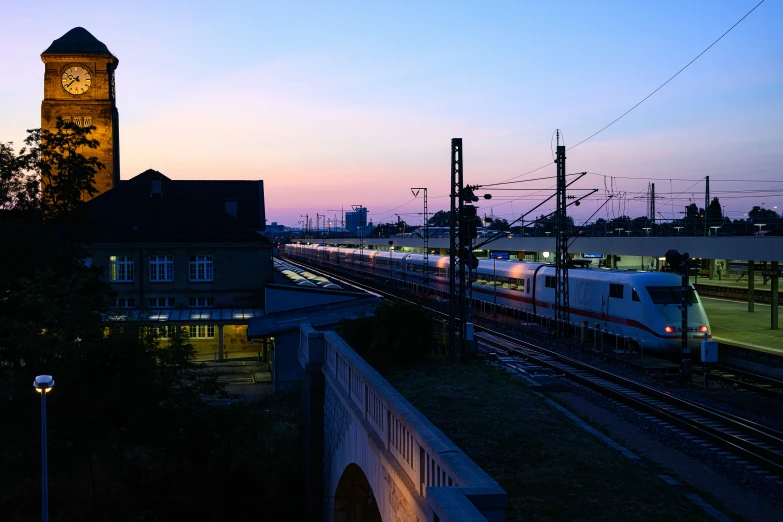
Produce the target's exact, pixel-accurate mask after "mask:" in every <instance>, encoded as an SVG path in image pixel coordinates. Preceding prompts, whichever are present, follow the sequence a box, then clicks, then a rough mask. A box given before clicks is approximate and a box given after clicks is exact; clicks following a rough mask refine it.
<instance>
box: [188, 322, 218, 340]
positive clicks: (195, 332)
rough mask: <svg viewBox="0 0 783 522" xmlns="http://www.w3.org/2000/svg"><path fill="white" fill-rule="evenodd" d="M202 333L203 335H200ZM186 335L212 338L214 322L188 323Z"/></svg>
mask: <svg viewBox="0 0 783 522" xmlns="http://www.w3.org/2000/svg"><path fill="white" fill-rule="evenodd" d="M202 333H203V335H202ZM188 336H189V337H190V338H191V339H214V338H215V325H214V324H191V325H188Z"/></svg>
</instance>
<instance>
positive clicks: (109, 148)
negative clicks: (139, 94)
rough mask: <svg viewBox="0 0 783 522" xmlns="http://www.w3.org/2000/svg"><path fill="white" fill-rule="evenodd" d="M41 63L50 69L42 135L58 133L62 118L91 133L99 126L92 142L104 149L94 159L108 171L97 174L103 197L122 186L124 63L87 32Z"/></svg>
mask: <svg viewBox="0 0 783 522" xmlns="http://www.w3.org/2000/svg"><path fill="white" fill-rule="evenodd" d="M41 60H43V62H44V65H45V72H44V99H43V102H42V103H41V129H42V130H48V131H50V132H55V131H56V129H57V127H56V123H57V118H58V117H61V118H62V119H63V120H66V121H72V122H76V123H77V124H79V125H82V126H85V127H87V126H91V125H92V126H95V127H96V129H95V130H94V131H93V132H92V134H91V136H92V137H93V138H94V139H97V140H98V141H99V142H100V146H99V147H98V148H97V149H91V150H90V151H89V155H92V156H96V157H97V158H98V160H100V162H101V163H103V169H101V170H100V171H99V172H98V173H96V174H95V188H96V189H97V190H98V194H102V193H103V192H106V191H107V190H109V189H111V188H113V187H116V186H118V185H119V183H120V136H119V115H118V113H117V102H116V96H115V90H114V71H115V70H116V69H117V64H118V63H119V60H117V57H115V56H114V55H113V54H111V52H109V49H108V48H107V47H106V45H105V44H103V42H101V41H99V40H98V39H97V38H95V37H94V36H93V35H91V34H90V33H89V32H88V31H87V30H86V29H83V28H81V27H75V28H73V29H71V30H70V31H68V32H67V33H65V34H64V35H63V36H61V37H60V38H58V39H57V40H55V41H54V42H52V45H50V46H49V48H48V49H46V50H45V51H44V52H43V53H42V54H41ZM96 195H97V194H96ZM85 197H87V198H89V196H85Z"/></svg>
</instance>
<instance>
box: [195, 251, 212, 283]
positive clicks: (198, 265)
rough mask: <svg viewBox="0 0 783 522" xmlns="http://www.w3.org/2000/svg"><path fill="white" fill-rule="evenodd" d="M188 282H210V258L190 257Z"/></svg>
mask: <svg viewBox="0 0 783 522" xmlns="http://www.w3.org/2000/svg"><path fill="white" fill-rule="evenodd" d="M190 280H191V281H212V256H190Z"/></svg>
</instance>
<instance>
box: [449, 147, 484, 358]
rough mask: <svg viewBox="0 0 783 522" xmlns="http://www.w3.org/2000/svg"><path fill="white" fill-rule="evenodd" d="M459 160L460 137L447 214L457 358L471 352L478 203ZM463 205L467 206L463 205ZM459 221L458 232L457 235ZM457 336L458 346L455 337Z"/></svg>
mask: <svg viewBox="0 0 783 522" xmlns="http://www.w3.org/2000/svg"><path fill="white" fill-rule="evenodd" d="M463 170H464V165H463V161H462V138H452V140H451V194H450V196H451V205H450V211H451V215H450V218H449V247H450V248H449V261H450V263H449V325H448V326H449V347H450V350H452V353H454V352H455V351H456V350H457V348H458V349H459V357H460V358H463V359H464V358H466V357H467V356H468V355H469V353H471V352H472V351H473V320H472V312H473V308H472V302H473V301H472V295H471V292H472V287H471V277H470V271H471V270H473V269H475V268H477V267H478V259H476V258H475V257H474V256H473V252H472V250H473V249H472V247H471V245H472V243H473V237H475V235H476V232H475V230H476V207H475V206H473V205H472V204H471V203H473V202H474V201H478V198H477V197H475V196H474V195H473V191H472V190H471V189H470V188H469V187H465V184H464V181H465V180H464V175H463ZM466 203H467V204H466ZM457 220H459V232H457ZM457 335H459V344H457V340H456V338H455V336H457Z"/></svg>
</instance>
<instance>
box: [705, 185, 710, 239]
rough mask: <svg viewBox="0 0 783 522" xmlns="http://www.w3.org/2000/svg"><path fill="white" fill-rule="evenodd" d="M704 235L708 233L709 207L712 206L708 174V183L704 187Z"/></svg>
mask: <svg viewBox="0 0 783 522" xmlns="http://www.w3.org/2000/svg"><path fill="white" fill-rule="evenodd" d="M704 188H705V190H704V235H705V236H706V235H707V209H708V208H709V206H710V177H709V176H707V184H706V186H705V187H704Z"/></svg>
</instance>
